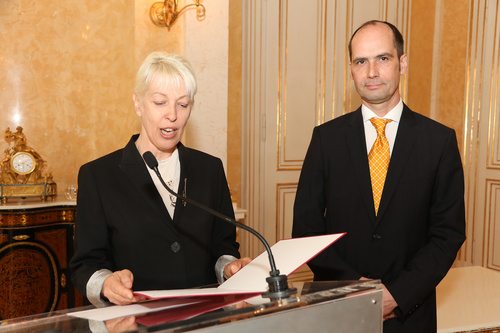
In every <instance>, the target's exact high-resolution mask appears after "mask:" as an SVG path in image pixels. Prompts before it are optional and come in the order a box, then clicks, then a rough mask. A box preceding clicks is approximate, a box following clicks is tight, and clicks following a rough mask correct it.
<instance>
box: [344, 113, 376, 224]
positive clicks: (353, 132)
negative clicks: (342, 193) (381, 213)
mask: <svg viewBox="0 0 500 333" xmlns="http://www.w3.org/2000/svg"><path fill="white" fill-rule="evenodd" d="M346 144H347V147H349V152H350V156H351V159H352V165H353V166H354V169H355V173H356V175H357V177H356V179H357V180H358V185H359V188H360V191H361V196H362V197H363V201H364V203H365V206H366V209H367V211H368V212H369V214H370V218H371V219H372V220H373V221H374V220H375V206H374V204H373V193H372V185H371V179H370V167H369V165H368V154H367V153H366V140H365V129H364V125H363V116H362V114H361V108H359V109H357V110H356V111H354V113H353V115H352V117H351V118H350V120H349V128H348V129H347V131H346Z"/></svg>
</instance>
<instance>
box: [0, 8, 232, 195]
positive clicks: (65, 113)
mask: <svg viewBox="0 0 500 333" xmlns="http://www.w3.org/2000/svg"><path fill="white" fill-rule="evenodd" d="M154 2H156V1H155V0H135V1H134V0H107V1H95V0H82V1H80V0H50V1H49V0H45V1H41V0H2V1H0V47H1V51H0V72H1V73H3V75H2V77H3V79H2V80H0V132H1V133H2V137H1V141H0V150H1V152H2V153H1V154H2V156H3V151H4V150H6V149H7V148H8V147H9V145H8V143H7V142H5V141H4V140H3V132H4V131H5V130H6V129H7V127H9V128H10V129H11V130H15V128H16V127H17V126H22V127H23V128H24V133H25V134H26V136H27V138H28V145H29V146H31V147H33V148H34V149H35V150H37V151H38V152H39V153H40V154H41V155H42V157H43V158H44V159H45V160H46V162H47V168H46V170H47V171H48V172H50V173H52V175H53V177H54V181H55V182H56V183H57V184H58V190H59V192H61V191H62V189H63V188H64V187H65V186H67V185H69V184H75V183H76V181H77V172H78V168H79V167H80V166H81V165H82V164H83V163H85V162H87V161H90V160H92V159H95V158H97V157H99V156H102V155H104V154H106V153H109V152H111V151H114V150H116V149H119V148H121V147H123V146H124V145H125V144H126V143H127V141H128V140H129V137H130V135H131V134H133V133H137V132H138V131H139V130H140V122H139V121H138V119H137V117H136V115H135V113H134V108H133V103H132V92H133V81H134V76H135V72H136V70H137V68H138V66H139V65H140V63H141V62H142V60H143V59H144V57H145V56H146V55H147V54H148V53H149V52H151V51H154V50H165V51H168V52H176V53H181V54H185V55H187V57H188V58H189V59H190V60H191V62H192V63H193V66H194V68H195V71H196V72H197V76H198V80H199V83H200V89H199V93H198V95H197V98H196V106H195V110H194V112H193V115H192V118H191V120H190V123H189V128H188V130H187V133H186V137H185V140H183V141H185V142H186V143H187V144H188V145H190V146H193V147H195V148H198V149H201V150H205V151H207V152H209V153H211V154H213V155H216V156H219V157H221V158H222V159H223V161H224V163H226V142H227V140H226V136H227V61H228V56H227V52H228V51H227V35H228V29H227V25H228V0H224V1H205V2H206V3H205V7H206V9H207V16H206V19H205V20H204V21H201V22H199V21H198V20H197V19H196V11H195V10H189V11H186V12H185V13H184V14H183V15H182V16H181V17H180V18H179V20H178V22H176V23H175V24H174V25H173V27H172V28H171V30H170V31H167V29H166V28H160V27H157V26H155V25H154V24H153V23H152V22H151V20H150V18H149V9H150V7H151V5H152V4H153V3H154ZM182 2H183V1H180V3H182ZM186 35H189V36H190V38H189V42H187V41H188V39H187V38H186V37H185V36H186Z"/></svg>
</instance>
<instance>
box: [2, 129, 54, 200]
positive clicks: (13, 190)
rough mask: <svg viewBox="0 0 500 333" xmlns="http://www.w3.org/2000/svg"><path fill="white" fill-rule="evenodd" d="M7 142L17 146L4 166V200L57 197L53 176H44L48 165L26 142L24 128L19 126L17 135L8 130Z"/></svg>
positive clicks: (11, 149)
mask: <svg viewBox="0 0 500 333" xmlns="http://www.w3.org/2000/svg"><path fill="white" fill-rule="evenodd" d="M5 141H7V143H9V144H10V143H11V142H13V143H14V144H13V146H12V147H11V148H7V149H6V150H5V157H4V159H3V160H2V161H1V162H0V198H1V201H2V203H6V202H7V199H8V198H23V199H24V198H27V197H40V198H42V200H46V199H47V197H52V196H54V195H56V193H57V191H56V184H55V183H54V181H53V180H52V175H49V176H44V175H43V174H42V171H43V169H44V168H45V161H44V160H43V159H42V157H41V156H40V155H39V154H38V153H37V152H36V151H35V150H34V149H33V148H31V147H29V146H28V145H27V144H26V142H27V139H26V135H24V133H23V128H22V127H21V126H18V127H17V128H16V132H12V131H11V130H10V128H7V129H6V130H5Z"/></svg>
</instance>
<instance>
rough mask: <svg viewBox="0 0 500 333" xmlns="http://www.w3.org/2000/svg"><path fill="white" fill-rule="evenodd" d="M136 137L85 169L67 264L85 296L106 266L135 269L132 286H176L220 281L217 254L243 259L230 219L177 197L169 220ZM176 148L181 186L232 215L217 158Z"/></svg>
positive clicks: (187, 193) (81, 171)
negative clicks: (91, 280)
mask: <svg viewBox="0 0 500 333" xmlns="http://www.w3.org/2000/svg"><path fill="white" fill-rule="evenodd" d="M136 139H137V136H134V137H132V139H131V140H130V142H129V143H128V144H127V146H126V147H125V148H124V149H120V150H118V151H116V152H114V153H111V154H109V155H106V156H104V157H102V158H99V159H97V160H95V161H93V162H90V163H88V164H85V165H83V166H82V167H81V169H80V172H79V176H78V206H77V215H76V239H75V243H76V245H75V255H74V256H73V258H72V260H71V265H70V267H71V269H72V270H73V281H74V283H75V285H76V287H77V288H78V290H79V291H80V292H81V293H82V294H84V295H85V287H86V284H87V281H88V280H89V278H90V277H91V276H92V274H93V273H94V272H95V271H97V270H100V269H102V268H107V269H110V270H111V271H116V270H122V269H129V270H131V271H132V273H133V274H134V286H133V289H134V290H151V289H177V288H189V287H195V286H201V285H206V284H211V283H215V282H217V280H216V276H215V270H214V266H215V263H216V261H217V259H218V258H219V257H220V256H221V255H225V254H229V255H233V256H235V257H239V253H238V243H236V241H235V238H236V229H235V227H234V226H232V225H231V224H229V223H227V222H225V221H222V220H220V219H218V218H215V217H213V216H212V215H211V214H209V213H206V212H204V211H203V210H201V209H200V208H197V207H195V206H192V205H190V204H187V205H186V206H184V204H182V202H181V201H180V200H178V202H177V205H176V209H175V214H174V219H173V221H172V219H171V218H170V215H169V214H168V211H167V209H166V207H165V205H164V203H163V201H162V199H161V196H160V194H159V193H158V190H157V189H156V187H155V185H154V183H153V181H152V179H151V176H150V174H149V172H148V170H147V166H146V165H145V163H144V161H143V159H142V157H141V155H140V154H139V151H138V150H137V148H136V146H135V140H136ZM178 149H179V160H180V165H181V173H180V183H179V189H178V192H179V193H185V195H186V196H187V197H188V198H190V199H193V200H195V201H197V202H199V203H201V204H203V205H206V206H208V207H210V208H212V209H214V210H216V211H218V212H220V213H222V214H225V215H228V216H230V217H234V212H233V208H232V203H231V197H230V194H229V189H228V185H227V182H226V177H225V174H224V169H223V166H222V162H221V161H220V159H218V158H215V157H213V156H210V155H208V154H205V153H202V152H199V151H196V150H193V149H189V148H186V147H184V146H183V145H182V144H181V143H179V144H178ZM185 179H187V181H186V185H187V186H186V187H184V184H185Z"/></svg>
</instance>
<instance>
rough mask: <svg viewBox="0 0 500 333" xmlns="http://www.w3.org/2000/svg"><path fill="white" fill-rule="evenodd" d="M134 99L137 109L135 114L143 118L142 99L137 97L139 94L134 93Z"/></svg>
mask: <svg viewBox="0 0 500 333" xmlns="http://www.w3.org/2000/svg"><path fill="white" fill-rule="evenodd" d="M132 99H133V100H134V107H135V113H136V114H137V115H138V116H139V117H141V116H142V105H141V99H140V98H139V96H138V95H137V93H134V94H133V95H132Z"/></svg>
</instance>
